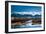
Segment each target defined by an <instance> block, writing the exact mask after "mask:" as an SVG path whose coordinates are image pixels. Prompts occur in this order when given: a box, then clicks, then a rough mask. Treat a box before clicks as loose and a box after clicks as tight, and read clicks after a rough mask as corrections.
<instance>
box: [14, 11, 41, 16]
mask: <svg viewBox="0 0 46 34" xmlns="http://www.w3.org/2000/svg"><path fill="white" fill-rule="evenodd" d="M14 14H21V15H25V14H28V15H33V16H34V15H41V12H14Z"/></svg>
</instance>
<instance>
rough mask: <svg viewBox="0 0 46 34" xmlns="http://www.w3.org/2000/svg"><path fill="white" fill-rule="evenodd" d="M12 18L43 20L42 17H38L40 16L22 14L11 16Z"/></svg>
mask: <svg viewBox="0 0 46 34" xmlns="http://www.w3.org/2000/svg"><path fill="white" fill-rule="evenodd" d="M11 17H18V18H21V17H23V18H41V15H38V14H36V15H34V16H33V15H29V14H25V15H21V14H11Z"/></svg>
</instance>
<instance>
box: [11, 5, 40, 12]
mask: <svg viewBox="0 0 46 34" xmlns="http://www.w3.org/2000/svg"><path fill="white" fill-rule="evenodd" d="M34 11H35V12H40V11H41V6H20V5H11V12H34Z"/></svg>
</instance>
